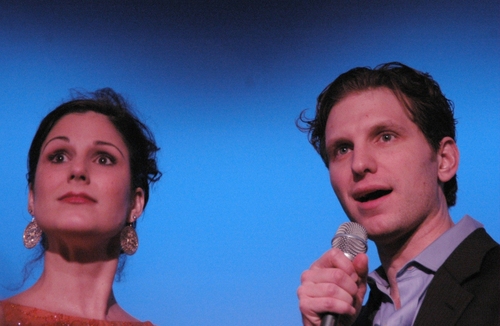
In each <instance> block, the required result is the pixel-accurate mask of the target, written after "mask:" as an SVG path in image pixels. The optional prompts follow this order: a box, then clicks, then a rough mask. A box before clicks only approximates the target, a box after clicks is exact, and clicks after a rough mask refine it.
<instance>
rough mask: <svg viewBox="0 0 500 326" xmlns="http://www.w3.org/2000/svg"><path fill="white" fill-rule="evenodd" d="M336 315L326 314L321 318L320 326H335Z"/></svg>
mask: <svg viewBox="0 0 500 326" xmlns="http://www.w3.org/2000/svg"><path fill="white" fill-rule="evenodd" d="M337 318H338V315H333V314H326V315H324V316H323V318H321V326H335V325H336V324H337Z"/></svg>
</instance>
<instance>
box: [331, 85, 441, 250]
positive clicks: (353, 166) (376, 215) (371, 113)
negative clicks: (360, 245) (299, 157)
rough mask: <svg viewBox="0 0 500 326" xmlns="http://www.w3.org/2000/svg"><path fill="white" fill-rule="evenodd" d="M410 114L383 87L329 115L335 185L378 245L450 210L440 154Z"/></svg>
mask: <svg viewBox="0 0 500 326" xmlns="http://www.w3.org/2000/svg"><path fill="white" fill-rule="evenodd" d="M408 114H409V113H408V112H407V110H406V109H405V108H404V107H403V105H402V104H401V103H400V102H399V101H398V99H397V98H396V96H395V95H394V94H393V93H392V92H391V91H390V90H389V89H387V88H383V87H382V88H376V89H370V90H366V91H361V92H356V93H352V94H350V95H348V96H347V97H345V98H344V99H342V100H341V101H340V102H338V103H337V104H336V105H335V106H333V108H332V110H331V112H330V115H329V117H328V121H327V125H326V132H325V141H326V151H327V154H328V159H329V172H330V181H331V184H332V186H333V189H334V191H335V194H336V195H337V197H338V199H339V201H340V203H341V205H342V207H343V208H344V210H345V212H346V213H347V215H348V216H349V218H350V219H351V220H353V221H355V222H358V223H360V224H362V225H363V226H364V227H365V228H366V229H367V231H368V234H369V236H370V238H371V239H373V240H374V241H379V242H384V241H393V240H396V239H398V238H400V237H402V236H404V235H405V234H408V233H409V232H411V231H412V230H414V229H415V228H417V226H419V225H420V224H421V223H422V222H424V221H425V220H426V219H428V218H429V217H431V216H437V215H439V213H440V212H441V211H442V210H443V207H444V208H445V209H446V208H447V206H446V203H444V205H443V203H442V200H444V196H443V195H442V191H441V189H440V186H439V183H438V160H437V153H436V152H435V151H434V150H433V149H432V148H431V146H430V145H429V143H428V142H427V140H426V138H425V136H424V134H423V133H422V131H421V130H420V129H419V128H418V127H417V125H415V123H413V122H412V121H411V120H410V118H409V115H408Z"/></svg>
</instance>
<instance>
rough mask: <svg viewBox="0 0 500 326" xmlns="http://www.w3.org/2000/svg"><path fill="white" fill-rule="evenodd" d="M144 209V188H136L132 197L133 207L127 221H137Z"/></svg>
mask: <svg viewBox="0 0 500 326" xmlns="http://www.w3.org/2000/svg"><path fill="white" fill-rule="evenodd" d="M143 210H144V190H142V188H136V189H135V192H134V194H133V197H132V207H131V209H130V214H129V216H128V218H127V223H133V222H135V221H136V220H137V219H138V218H139V216H141V214H142V212H143Z"/></svg>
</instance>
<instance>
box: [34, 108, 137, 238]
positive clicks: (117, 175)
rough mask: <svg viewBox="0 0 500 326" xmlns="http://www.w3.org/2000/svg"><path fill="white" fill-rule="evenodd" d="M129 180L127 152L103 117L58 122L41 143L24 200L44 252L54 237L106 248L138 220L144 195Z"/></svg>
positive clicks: (90, 115) (76, 117) (90, 114)
mask: <svg viewBox="0 0 500 326" xmlns="http://www.w3.org/2000/svg"><path fill="white" fill-rule="evenodd" d="M130 180H131V173H130V163H129V151H128V149H127V146H126V145H125V143H124V141H123V139H122V137H121V135H120V133H119V132H118V131H117V130H116V128H115V127H114V126H113V124H112V123H111V122H110V121H109V119H108V118H107V117H106V116H105V115H102V114H99V113H95V112H93V111H89V112H85V113H71V114H68V115H66V116H64V117H62V118H61V119H60V120H59V121H58V122H57V123H56V124H55V126H54V127H53V128H52V130H51V131H50V133H49V134H48V135H47V138H46V139H45V141H44V142H43V144H42V148H41V151H40V157H39V159H38V166H37V168H36V174H35V181H34V184H31V185H30V190H29V198H28V206H29V209H30V210H31V211H32V214H33V215H34V216H35V218H36V220H37V223H38V224H39V226H40V228H41V229H42V230H43V231H44V232H45V234H46V235H47V238H48V240H49V248H50V245H51V238H54V237H63V238H64V239H66V241H73V240H74V241H78V240H82V239H84V240H85V241H88V240H89V237H93V238H95V239H99V240H100V241H103V243H105V242H106V241H109V239H110V238H112V237H114V236H116V235H117V234H118V233H119V232H120V230H121V229H122V228H123V225H124V224H125V222H131V221H132V219H133V217H134V216H135V217H139V215H140V214H141V213H142V208H143V205H144V193H143V191H142V189H140V188H137V189H136V190H131V181H130ZM94 242H95V241H94Z"/></svg>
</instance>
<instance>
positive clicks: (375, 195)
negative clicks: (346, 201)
mask: <svg viewBox="0 0 500 326" xmlns="http://www.w3.org/2000/svg"><path fill="white" fill-rule="evenodd" d="M391 192H392V189H387V190H375V191H372V192H370V193H367V194H365V195H363V196H360V197H357V198H356V200H357V201H359V202H362V203H365V202H367V201H370V200H375V199H378V198H380V197H383V196H385V195H388V194H390V193H391Z"/></svg>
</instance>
